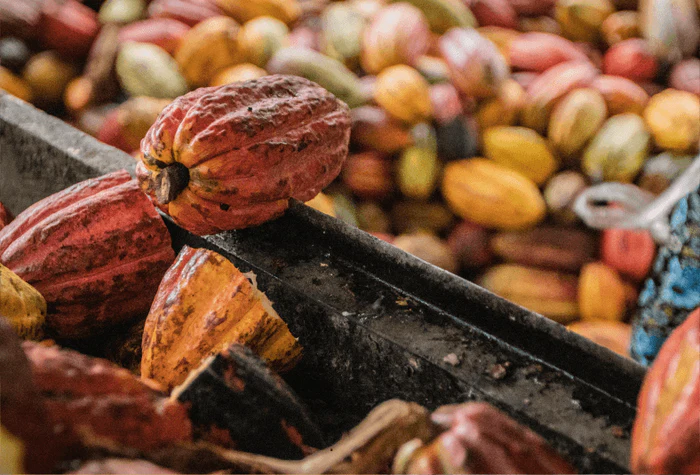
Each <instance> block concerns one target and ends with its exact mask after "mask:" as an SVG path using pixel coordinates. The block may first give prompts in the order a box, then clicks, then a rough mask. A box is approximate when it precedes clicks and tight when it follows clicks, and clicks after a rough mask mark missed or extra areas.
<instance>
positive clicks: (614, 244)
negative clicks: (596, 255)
mask: <svg viewBox="0 0 700 475" xmlns="http://www.w3.org/2000/svg"><path fill="white" fill-rule="evenodd" d="M600 255H601V259H602V260H603V262H605V263H606V264H607V265H609V266H610V267H612V268H613V269H615V270H617V271H618V272H619V273H620V274H623V275H625V276H627V277H631V278H632V279H634V280H635V281H637V282H639V281H641V280H642V279H644V278H645V277H646V276H647V274H649V270H650V269H651V264H652V263H653V262H654V256H655V255H656V244H655V243H654V239H653V238H652V237H651V234H650V233H649V232H648V231H636V230H632V229H606V230H605V231H603V236H602V239H601V249H600Z"/></svg>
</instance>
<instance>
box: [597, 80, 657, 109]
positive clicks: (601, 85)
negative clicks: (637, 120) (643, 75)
mask: <svg viewBox="0 0 700 475" xmlns="http://www.w3.org/2000/svg"><path fill="white" fill-rule="evenodd" d="M590 87H591V88H593V89H595V90H597V91H598V92H600V93H601V94H602V95H603V97H604V98H605V104H606V105H607V106H608V114H609V115H611V116H612V115H617V114H622V113H625V112H632V113H633V114H637V115H641V114H642V111H643V110H644V107H645V106H646V105H647V102H649V94H647V93H646V91H645V90H644V89H642V88H641V87H640V86H639V85H638V84H636V83H635V82H633V81H631V80H629V79H627V78H623V77H620V76H608V75H601V76H598V77H597V78H595V79H594V80H593V82H591V85H590Z"/></svg>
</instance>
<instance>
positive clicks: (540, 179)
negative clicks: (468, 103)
mask: <svg viewBox="0 0 700 475" xmlns="http://www.w3.org/2000/svg"><path fill="white" fill-rule="evenodd" d="M484 153H485V154H486V156H487V157H488V158H490V159H491V160H493V161H494V162H497V163H500V164H501V165H504V166H506V167H508V168H511V169H513V170H515V171H518V172H520V173H522V174H523V175H524V176H526V177H527V178H529V179H530V180H532V181H534V182H535V183H536V184H538V185H541V184H542V183H544V182H545V181H546V180H547V178H549V177H550V176H552V174H553V173H554V172H555V171H556V169H557V166H558V165H559V164H558V162H557V159H556V158H555V157H554V155H553V154H552V152H551V151H550V150H549V147H548V146H547V142H546V141H545V140H544V138H542V137H541V136H540V135H539V134H538V133H537V132H535V131H534V130H532V129H528V128H525V127H505V126H498V127H491V128H490V129H487V130H486V131H485V132H484Z"/></svg>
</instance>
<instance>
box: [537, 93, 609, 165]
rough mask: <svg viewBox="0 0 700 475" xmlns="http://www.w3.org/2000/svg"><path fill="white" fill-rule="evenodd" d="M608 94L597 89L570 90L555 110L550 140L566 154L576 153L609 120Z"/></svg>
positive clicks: (562, 154) (572, 154) (550, 121)
mask: <svg viewBox="0 0 700 475" xmlns="http://www.w3.org/2000/svg"><path fill="white" fill-rule="evenodd" d="M607 114H608V108H607V106H606V105H605V98H604V97H603V95H602V94H601V93H600V92H598V91H596V90H595V89H577V90H575V91H572V92H570V93H569V94H567V95H566V96H565V97H564V98H563V99H562V100H561V102H560V103H559V104H557V106H556V107H555V108H554V110H553V111H552V115H551V117H550V119H549V129H548V130H549V140H550V142H551V143H552V145H553V146H554V148H555V149H556V151H557V152H559V154H560V155H561V156H562V157H567V158H569V157H574V156H576V155H577V154H578V153H579V152H580V151H581V150H582V149H583V147H584V146H585V145H586V143H588V141H589V140H590V139H591V138H592V137H593V136H594V135H595V133H596V132H597V131H598V129H600V127H601V126H602V125H603V122H605V118H606V117H607Z"/></svg>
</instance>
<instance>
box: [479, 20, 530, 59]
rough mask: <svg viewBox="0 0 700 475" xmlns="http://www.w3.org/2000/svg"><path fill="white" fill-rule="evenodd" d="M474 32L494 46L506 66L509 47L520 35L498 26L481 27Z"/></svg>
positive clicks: (517, 32)
mask: <svg viewBox="0 0 700 475" xmlns="http://www.w3.org/2000/svg"><path fill="white" fill-rule="evenodd" d="M476 32H477V33H479V34H480V35H481V36H483V37H484V38H486V39H487V40H489V41H490V42H491V43H493V44H494V45H496V48H498V52H499V53H501V55H502V56H503V58H504V59H505V60H506V63H507V64H510V45H511V43H512V42H513V41H514V40H515V39H516V38H518V37H519V36H520V35H521V34H522V33H521V32H519V31H516V30H511V29H509V28H502V27H500V26H481V27H479V28H477V29H476Z"/></svg>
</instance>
